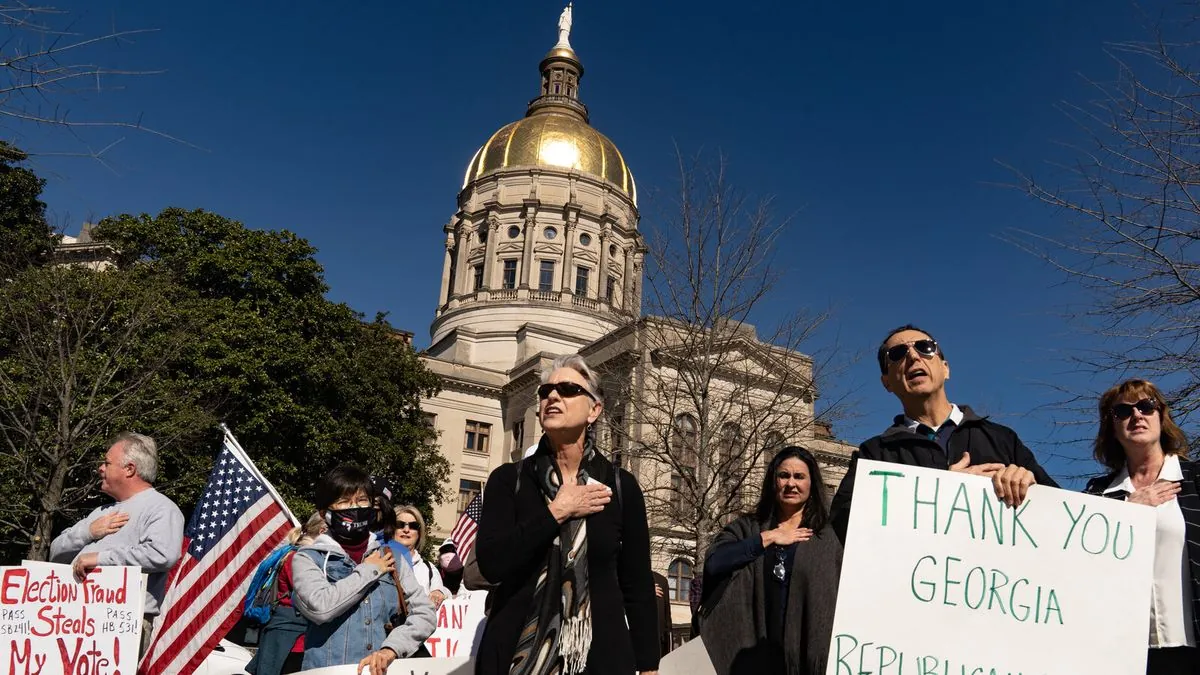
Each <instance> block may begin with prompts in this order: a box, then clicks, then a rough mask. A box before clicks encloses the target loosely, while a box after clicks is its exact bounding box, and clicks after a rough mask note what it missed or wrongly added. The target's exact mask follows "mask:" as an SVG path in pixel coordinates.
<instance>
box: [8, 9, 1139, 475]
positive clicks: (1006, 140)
mask: <svg viewBox="0 0 1200 675" xmlns="http://www.w3.org/2000/svg"><path fill="white" fill-rule="evenodd" d="M65 6H66V7H68V8H73V9H75V10H76V11H79V12H82V19H81V21H80V23H79V24H78V25H77V27H76V28H77V29H78V30H83V31H92V30H97V29H101V28H103V27H105V26H109V25H116V26H117V27H119V28H155V29H157V32H155V33H152V34H149V35H142V36H139V37H138V38H137V39H136V41H135V42H133V43H132V44H124V45H121V46H120V47H119V48H108V47H106V48H104V49H103V50H101V51H97V52H93V53H92V54H91V55H90V56H89V58H93V59H97V60H101V59H102V62H104V63H106V64H111V65H117V66H121V67H126V68H137V69H153V70H160V69H161V70H164V71H165V72H163V73H162V74H158V75H153V76H148V77H140V78H133V79H128V80H125V81H124V85H125V86H124V88H123V89H122V90H119V91H110V92H107V93H104V94H103V95H100V96H89V97H87V98H86V99H73V100H72V103H71V106H72V108H73V109H74V112H73V117H75V118H77V119H85V118H102V117H106V116H107V117H124V118H135V117H137V116H141V118H142V119H143V122H144V123H145V124H147V125H149V126H153V127H155V128H158V129H161V130H163V131H166V132H169V133H171V134H174V135H176V136H179V137H181V138H183V139H186V140H187V141H188V142H190V143H192V144H194V145H196V146H199V148H202V149H200V150H197V149H193V148H190V147H187V146H184V145H180V144H173V143H170V142H166V141H162V140H160V139H156V138H153V137H151V136H148V135H144V134H139V133H136V132H134V133H125V134H120V137H123V138H124V141H123V142H122V143H121V144H119V145H118V146H117V147H115V148H113V149H112V150H111V152H110V153H109V154H108V155H107V158H108V159H109V161H110V163H111V165H112V166H113V169H110V168H107V167H104V166H101V165H100V164H98V163H95V162H92V161H89V160H86V159H78V158H60V157H40V158H38V160H37V164H36V166H35V168H36V169H37V170H38V171H40V172H42V173H43V174H45V175H47V176H48V177H49V178H50V180H51V182H50V185H49V187H48V189H47V191H46V198H47V201H48V203H49V204H50V207H51V210H52V212H53V214H54V217H55V218H56V220H57V222H59V223H61V224H63V225H64V226H65V227H66V228H67V230H68V232H73V231H74V230H76V229H78V227H79V224H80V223H81V222H83V221H84V220H93V219H98V218H100V217H103V216H106V215H111V214H116V213H121V212H133V213H138V212H144V211H146V212H157V211H158V210H160V209H162V208H164V207H167V206H181V207H186V208H205V209H208V210H211V211H215V212H218V213H221V214H223V215H226V216H230V217H233V218H237V219H239V220H242V221H243V222H245V223H246V224H247V225H249V226H251V227H258V228H287V229H290V230H293V231H295V232H297V233H299V234H300V235H302V236H304V237H306V238H308V239H309V240H310V241H311V242H312V243H313V244H314V245H315V246H316V247H317V248H318V249H319V250H320V253H319V259H320V261H321V262H322V263H323V264H324V265H325V269H326V272H327V279H328V282H329V284H330V286H331V287H332V291H331V295H332V297H333V298H334V299H337V300H340V301H345V302H347V303H349V304H350V305H351V306H353V307H354V308H355V309H357V310H359V311H362V312H364V313H366V314H368V315H372V314H374V313H375V312H376V311H386V312H389V313H390V318H391V321H392V322H393V323H394V324H395V325H396V326H398V327H401V328H405V329H407V330H411V331H413V332H414V333H416V336H417V337H416V339H417V344H418V346H419V347H420V346H425V345H427V344H428V326H429V323H430V321H431V320H432V318H433V311H434V306H435V304H436V300H437V294H438V285H439V282H440V273H441V262H442V254H441V251H442V241H443V234H442V225H443V224H444V223H446V222H447V220H448V219H449V218H450V217H451V215H452V214H453V212H454V210H455V195H456V193H457V191H458V189H459V187H460V185H461V181H462V175H463V171H464V168H465V166H466V164H467V162H468V161H469V159H470V157H471V155H472V153H473V152H474V151H475V149H476V148H477V147H478V146H479V145H481V144H482V143H483V142H484V141H485V140H486V139H487V138H488V136H489V135H490V134H491V133H492V132H493V131H494V130H495V129H497V128H499V127H500V126H501V125H503V124H505V123H507V122H509V121H512V120H514V119H517V118H519V117H520V116H521V115H522V114H523V113H524V106H525V104H526V102H527V101H528V100H529V99H530V98H532V97H533V96H534V95H535V94H536V90H537V86H538V74H537V64H538V61H539V60H540V58H541V57H542V55H543V54H544V53H545V52H546V51H547V50H548V49H549V47H550V46H551V45H552V44H553V43H554V41H555V38H556V32H555V28H556V21H557V17H558V13H559V11H560V10H561V9H562V5H561V4H560V3H559V2H558V0H536V1H531V0H526V1H523V2H503V3H501V2H482V1H478V2H457V3H451V2H428V1H426V2H420V1H416V2H385V1H382V0H372V1H367V0H364V1H362V2H349V3H317V2H312V1H307V0H305V1H300V2H284V1H282V0H264V1H261V2H253V3H233V2H213V3H209V2H204V3H201V2H162V1H161V0H121V1H118V0H88V1H87V2H82V1H81V2H76V3H68V4H67V5H65ZM1142 26H1143V21H1142V20H1141V18H1140V15H1139V14H1137V13H1136V11H1135V9H1134V7H1133V5H1132V3H1129V2H1126V1H1124V0H1117V1H1111V0H1097V1H1094V2H1088V3H1080V2H1069V1H1066V0H1022V1H1021V2H1013V3H963V2H940V1H939V2H926V3H882V2H880V3H840V2H828V1H823V2H774V3H729V2H719V3H718V2H705V1H701V2H689V3H681V2H680V3H660V2H655V3H646V2H634V1H631V0H608V1H606V2H596V1H594V0H581V1H580V2H579V3H577V5H576V7H575V28H574V30H573V32H572V36H571V41H572V44H573V45H574V46H575V48H576V51H577V52H578V54H579V56H580V58H581V59H582V61H583V63H584V66H585V68H586V75H585V77H584V80H583V82H582V89H581V93H582V97H583V99H584V101H585V102H586V103H587V105H588V106H589V108H590V109H591V113H592V123H593V124H594V125H595V126H596V127H597V128H598V129H600V130H601V131H602V132H604V133H605V134H606V135H608V136H609V137H610V138H612V139H613V140H614V141H615V142H616V143H617V145H618V147H620V148H621V150H622V151H623V153H624V155H625V157H626V160H627V161H628V163H629V164H630V166H631V167H632V169H633V171H634V174H635V176H636V178H637V179H638V184H639V188H640V190H641V193H642V195H643V199H642V203H641V206H642V212H643V223H644V224H649V223H650V222H651V221H652V220H654V219H656V218H660V217H661V214H662V213H663V212H664V211H663V209H664V208H665V206H664V205H663V204H662V203H661V202H660V201H659V200H656V199H655V194H656V193H660V194H668V193H669V192H670V190H671V188H672V184H673V181H674V180H675V176H674V174H673V173H672V171H673V163H674V156H673V153H674V147H675V144H678V145H679V146H680V147H681V148H682V149H683V150H684V151H685V152H689V153H690V152H694V151H697V150H700V149H708V150H720V151H722V152H724V153H725V154H726V155H727V156H728V158H729V160H730V162H731V163H732V175H733V180H734V182H735V183H736V184H737V185H738V186H739V187H741V188H742V189H743V190H745V191H748V192H750V193H753V194H756V195H760V196H774V198H775V203H776V205H777V210H778V212H779V213H780V214H781V215H787V214H790V213H793V212H795V213H796V217H795V220H794V221H793V225H792V226H791V228H790V230H789V232H788V234H787V236H786V238H785V240H784V242H783V247H784V248H783V250H782V255H781V262H783V263H785V264H786V265H787V266H788V269H787V279H786V284H787V291H786V292H785V293H780V294H777V295H776V296H775V297H773V298H772V301H771V304H770V305H769V306H766V307H764V310H763V312H762V313H761V315H760V316H758V317H755V321H758V322H762V323H764V324H769V323H770V322H771V321H772V320H773V317H774V316H776V315H777V314H778V313H779V312H781V311H783V310H785V309H791V308H794V307H795V306H798V305H803V306H812V307H816V308H821V309H823V308H826V307H832V308H833V309H834V311H835V318H834V321H833V323H832V324H830V326H829V330H827V331H825V334H824V335H823V336H822V337H821V338H820V341H819V342H818V344H815V345H814V348H815V347H818V346H820V345H822V344H826V345H827V344H830V343H832V342H833V341H837V342H838V343H839V344H840V345H842V346H843V347H844V348H846V349H848V350H850V351H852V352H862V353H863V354H865V355H866V358H864V359H863V360H861V361H859V362H858V363H857V364H856V365H854V366H853V367H852V368H851V369H850V370H849V372H848V373H846V374H845V375H844V376H843V377H842V378H841V379H839V380H838V381H836V382H830V383H827V384H826V386H827V389H828V390H829V391H830V392H831V393H842V392H846V391H852V392H856V395H857V396H858V397H859V399H860V400H861V404H860V405H859V406H858V412H859V413H860V416H859V417H858V418H857V419H855V420H853V421H850V422H847V423H844V424H842V425H841V426H840V427H839V428H838V429H837V430H836V431H837V432H838V433H839V435H840V436H842V437H843V438H846V439H847V440H849V441H852V442H856V443H857V442H859V441H861V440H862V439H863V438H865V437H866V436H869V435H871V434H873V433H876V432H877V431H879V430H881V429H882V428H883V427H884V426H885V425H886V424H888V423H889V420H890V417H891V415H893V414H894V413H895V412H897V410H896V408H897V406H896V403H895V401H894V400H893V399H891V397H890V396H889V395H887V394H886V393H885V392H884V391H883V390H882V389H881V388H880V387H879V384H878V369H877V368H876V366H875V365H874V362H873V359H872V357H871V352H872V351H873V350H874V348H875V346H876V345H877V344H878V341H879V339H880V338H881V336H882V333H884V332H886V331H887V330H888V329H889V328H891V327H893V326H896V325H899V324H902V323H906V322H909V321H912V322H915V323H917V324H919V325H923V326H925V327H927V328H928V329H929V330H930V331H931V332H933V333H934V334H935V336H936V337H937V338H938V339H939V340H940V341H941V342H942V344H943V345H944V347H945V349H946V351H947V354H948V356H949V360H950V362H951V365H952V370H953V377H952V379H951V382H950V385H949V386H950V391H951V398H952V399H953V400H955V401H956V402H963V403H970V404H971V405H973V406H974V407H976V408H977V409H979V410H980V411H982V412H986V413H990V414H992V415H994V416H995V417H996V418H998V419H1000V420H1001V421H1003V422H1004V423H1006V424H1009V425H1011V426H1013V427H1014V428H1016V429H1017V430H1018V431H1019V432H1020V433H1021V435H1022V436H1023V437H1024V438H1025V440H1026V442H1027V443H1028V444H1029V445H1030V446H1032V447H1034V449H1035V450H1036V451H1038V452H1040V453H1042V454H1043V456H1046V455H1048V453H1049V452H1050V451H1051V450H1052V449H1053V448H1052V446H1051V445H1050V444H1049V442H1050V441H1051V440H1053V439H1056V438H1062V437H1063V433H1061V430H1060V429H1058V428H1056V426H1055V424H1054V415H1053V414H1052V413H1050V412H1047V411H1046V410H1044V409H1043V408H1042V406H1044V404H1045V403H1047V402H1048V401H1050V400H1052V399H1053V398H1054V395H1053V394H1052V392H1050V391H1049V390H1047V389H1046V388H1045V387H1044V386H1042V385H1041V384H1040V383H1042V382H1047V381H1050V382H1056V381H1066V380H1064V379H1063V378H1064V377H1065V376H1062V375H1060V374H1059V373H1060V372H1061V371H1064V370H1065V369H1067V368H1068V366H1067V364H1065V363H1064V362H1063V361H1062V356H1063V354H1064V353H1069V352H1070V351H1071V350H1072V349H1073V348H1074V347H1075V345H1078V344H1080V343H1079V340H1080V338H1079V337H1078V336H1076V335H1073V334H1072V333H1071V332H1070V331H1069V330H1068V329H1067V327H1066V325H1065V324H1064V322H1063V321H1062V320H1060V319H1059V318H1058V314H1059V313H1060V312H1061V311H1062V309H1063V308H1064V306H1065V304H1066V303H1068V302H1072V301H1074V300H1077V299H1078V298H1077V297H1076V296H1075V295H1074V291H1073V290H1072V289H1070V288H1069V287H1068V288H1064V287H1061V286H1057V284H1058V283H1059V282H1060V281H1061V280H1060V279H1059V278H1058V277H1056V276H1055V275H1053V274H1052V273H1051V272H1050V271H1049V270H1047V269H1045V268H1044V267H1043V266H1042V265H1040V264H1039V263H1038V262H1036V261H1035V260H1034V259H1032V258H1031V257H1029V256H1028V255H1027V254H1024V253H1022V252H1019V251H1017V250H1016V249H1014V248H1013V247H1011V246H1009V245H1007V244H1005V243H1003V242H1001V241H999V240H998V239H997V238H996V235H997V234H998V233H1001V232H1003V231H1004V230H1005V229H1006V228H1010V227H1025V228H1030V229H1033V230H1037V231H1044V232H1054V231H1055V230H1056V229H1057V228H1059V227H1060V223H1059V222H1057V221H1056V220H1054V214H1052V213H1050V212H1048V211H1046V210H1045V209H1042V208H1040V207H1036V206H1035V205H1033V204H1031V203H1029V201H1028V200H1027V198H1025V197H1024V196H1023V195H1022V194H1021V193H1019V192H1018V191H1016V190H1010V189H1005V188H1002V187H997V186H995V185H994V184H995V183H997V182H1005V181H1009V180H1011V175H1010V174H1009V173H1008V172H1007V170H1005V169H1004V168H1002V167H1001V166H999V165H998V164H997V160H1000V161H1004V162H1008V163H1011V164H1014V165H1016V166H1019V167H1022V168H1026V169H1034V170H1040V169H1042V168H1043V167H1044V166H1045V162H1046V161H1047V160H1052V159H1055V158H1057V157H1059V156H1060V154H1059V153H1061V152H1062V151H1061V150H1060V148H1059V147H1058V145H1057V143H1059V142H1062V141H1071V140H1076V139H1078V133H1077V131H1076V130H1075V129H1074V127H1073V126H1072V124H1071V123H1070V122H1069V121H1068V120H1067V119H1066V118H1065V117H1064V116H1063V115H1062V114H1061V113H1060V112H1059V111H1058V110H1057V109H1056V105H1057V104H1058V103H1059V102H1060V101H1062V100H1070V101H1075V102H1080V101H1084V100H1086V99H1087V98H1088V97H1089V96H1090V92H1089V91H1088V89H1087V86H1086V84H1085V83H1084V81H1083V79H1082V78H1081V74H1082V75H1086V76H1090V77H1094V78H1098V79H1104V78H1108V77H1111V76H1112V74H1113V72H1114V69H1113V66H1112V64H1111V62H1110V61H1109V60H1108V59H1107V57H1106V56H1105V54H1104V51H1103V47H1104V43H1105V42H1111V41H1118V40H1126V39H1133V38H1137V37H1140V36H1142V35H1143V33H1142V32H1141V27H1142ZM23 131H25V132H28V130H23ZM10 135H11V130H10ZM105 138H107V137H106V136H105V135H103V134H98V135H96V136H91V137H89V142H91V143H92V144H93V145H95V146H97V147H99V146H102V145H103V144H104V139H105ZM17 142H18V143H19V144H22V145H25V146H27V147H31V149H33V150H36V151H42V152H46V151H73V150H74V151H78V150H79V149H80V146H79V145H78V142H77V141H75V140H74V139H71V138H69V137H67V136H64V135H61V134H51V135H47V134H43V133H40V132H37V131H34V132H28V133H27V135H22V136H19V137H17ZM1101 384H1104V385H1106V384H1109V383H1108V382H1102V383H1101ZM1089 430H1090V428H1089ZM1068 435H1069V434H1068ZM1054 451H1055V452H1059V451H1060V450H1054ZM1083 451H1084V450H1083V449H1082V448H1078V447H1077V448H1074V449H1072V450H1068V452H1074V453H1075V454H1076V455H1077V456H1078V455H1080V454H1081V453H1082V452H1083ZM1047 464H1048V465H1049V466H1050V468H1051V470H1052V471H1053V472H1055V473H1057V474H1058V475H1064V476H1065V475H1068V474H1073V473H1080V472H1083V471H1086V470H1089V469H1090V466H1089V465H1088V464H1079V463H1075V464H1072V463H1069V462H1066V461H1062V460H1058V459H1053V458H1049V459H1048V460H1047Z"/></svg>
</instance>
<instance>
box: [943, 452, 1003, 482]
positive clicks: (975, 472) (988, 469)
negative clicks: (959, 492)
mask: <svg viewBox="0 0 1200 675" xmlns="http://www.w3.org/2000/svg"><path fill="white" fill-rule="evenodd" d="M1003 469H1004V465H1003V464H1000V463H999V462H991V463H989V464H976V465H975V466H971V453H969V452H964V453H963V456H962V459H960V460H958V461H957V462H955V463H953V464H951V465H950V470H951V471H955V472H958V473H969V474H971V475H972V476H988V477H989V478H990V477H991V476H993V475H995V474H997V473H999V472H1000V471H1002V470H1003Z"/></svg>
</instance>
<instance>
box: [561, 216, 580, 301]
mask: <svg viewBox="0 0 1200 675" xmlns="http://www.w3.org/2000/svg"><path fill="white" fill-rule="evenodd" d="M577 224H578V223H577V221H575V220H573V219H572V220H568V221H567V222H566V223H564V224H563V257H562V275H561V276H560V277H559V288H560V289H561V290H562V291H563V292H564V293H574V292H575V283H574V279H575V268H574V267H572V263H574V262H575V226H576V225H577ZM563 300H565V301H566V302H570V299H568V298H566V297H564V298H563Z"/></svg>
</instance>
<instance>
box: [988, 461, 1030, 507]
mask: <svg viewBox="0 0 1200 675" xmlns="http://www.w3.org/2000/svg"><path fill="white" fill-rule="evenodd" d="M1036 482H1037V481H1036V480H1034V478H1033V472H1032V471H1030V470H1029V469H1026V468H1025V467H1023V466H1017V465H1016V464H1009V465H1008V466H1006V467H1004V469H1003V470H1001V471H999V472H998V473H994V474H992V487H994V488H996V496H997V497H999V498H1000V501H1002V502H1004V503H1005V505H1007V506H1011V507H1013V508H1016V507H1018V506H1020V505H1021V502H1023V501H1025V494H1026V493H1027V492H1029V486H1031V485H1033V484H1034V483H1036Z"/></svg>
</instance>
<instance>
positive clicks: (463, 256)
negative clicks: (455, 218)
mask: <svg viewBox="0 0 1200 675" xmlns="http://www.w3.org/2000/svg"><path fill="white" fill-rule="evenodd" d="M469 232H470V230H469V229H468V227H467V221H465V220H463V221H459V223H458V246H457V250H456V251H455V253H456V256H455V259H454V268H455V270H457V274H456V275H455V276H456V277H457V278H456V279H455V280H454V294H455V295H463V294H464V293H468V292H469V290H468V289H469V288H470V286H469V284H470V283H471V280H473V279H474V275H473V274H471V270H469V269H467V246H468V245H469V243H470V241H469V237H468V234H469Z"/></svg>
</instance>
